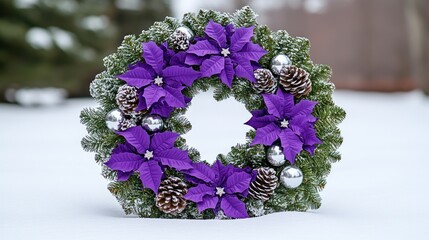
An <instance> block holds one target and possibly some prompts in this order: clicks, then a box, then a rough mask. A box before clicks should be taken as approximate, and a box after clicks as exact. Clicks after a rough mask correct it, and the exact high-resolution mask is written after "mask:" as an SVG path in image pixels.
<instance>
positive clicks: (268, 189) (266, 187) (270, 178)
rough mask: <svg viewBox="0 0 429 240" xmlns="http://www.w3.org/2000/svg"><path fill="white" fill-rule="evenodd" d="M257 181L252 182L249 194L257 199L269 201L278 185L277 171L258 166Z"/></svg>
mask: <svg viewBox="0 0 429 240" xmlns="http://www.w3.org/2000/svg"><path fill="white" fill-rule="evenodd" d="M257 171H258V175H256V179H255V181H253V182H252V183H250V188H249V195H250V196H251V197H253V198H255V199H259V200H262V201H267V200H268V199H269V198H270V197H271V195H273V193H274V189H276V187H277V180H278V179H277V176H276V171H275V170H274V169H272V168H268V167H262V168H258V169H257Z"/></svg>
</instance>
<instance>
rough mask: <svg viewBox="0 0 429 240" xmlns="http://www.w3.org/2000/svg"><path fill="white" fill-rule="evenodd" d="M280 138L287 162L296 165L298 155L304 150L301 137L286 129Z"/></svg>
mask: <svg viewBox="0 0 429 240" xmlns="http://www.w3.org/2000/svg"><path fill="white" fill-rule="evenodd" d="M279 138H280V142H281V145H282V148H283V154H284V155H285V158H286V160H288V161H289V162H290V163H292V164H293V163H295V157H296V155H297V154H299V153H300V152H301V150H302V142H301V139H299V137H298V136H297V135H296V134H295V133H294V132H292V130H290V129H288V128H286V129H284V130H283V131H282V132H281V133H280V134H279Z"/></svg>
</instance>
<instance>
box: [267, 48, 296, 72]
mask: <svg viewBox="0 0 429 240" xmlns="http://www.w3.org/2000/svg"><path fill="white" fill-rule="evenodd" d="M290 65H292V61H291V60H290V58H289V57H288V56H286V55H285V54H283V53H280V54H278V55H276V56H274V57H273V58H272V59H271V63H270V66H271V72H273V74H275V75H279V74H280V70H282V68H283V67H284V66H290Z"/></svg>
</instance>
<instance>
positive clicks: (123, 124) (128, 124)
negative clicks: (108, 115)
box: [119, 118, 137, 131]
mask: <svg viewBox="0 0 429 240" xmlns="http://www.w3.org/2000/svg"><path fill="white" fill-rule="evenodd" d="M135 126H137V122H136V119H133V118H130V119H129V118H123V119H122V120H121V121H120V122H119V131H125V130H127V129H128V128H132V127H135Z"/></svg>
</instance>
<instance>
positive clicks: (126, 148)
mask: <svg viewBox="0 0 429 240" xmlns="http://www.w3.org/2000/svg"><path fill="white" fill-rule="evenodd" d="M134 151H135V150H134V147H133V146H132V145H131V144H129V143H127V142H125V143H120V144H118V145H117V146H116V148H114V149H113V150H112V154H118V153H123V152H134Z"/></svg>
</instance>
